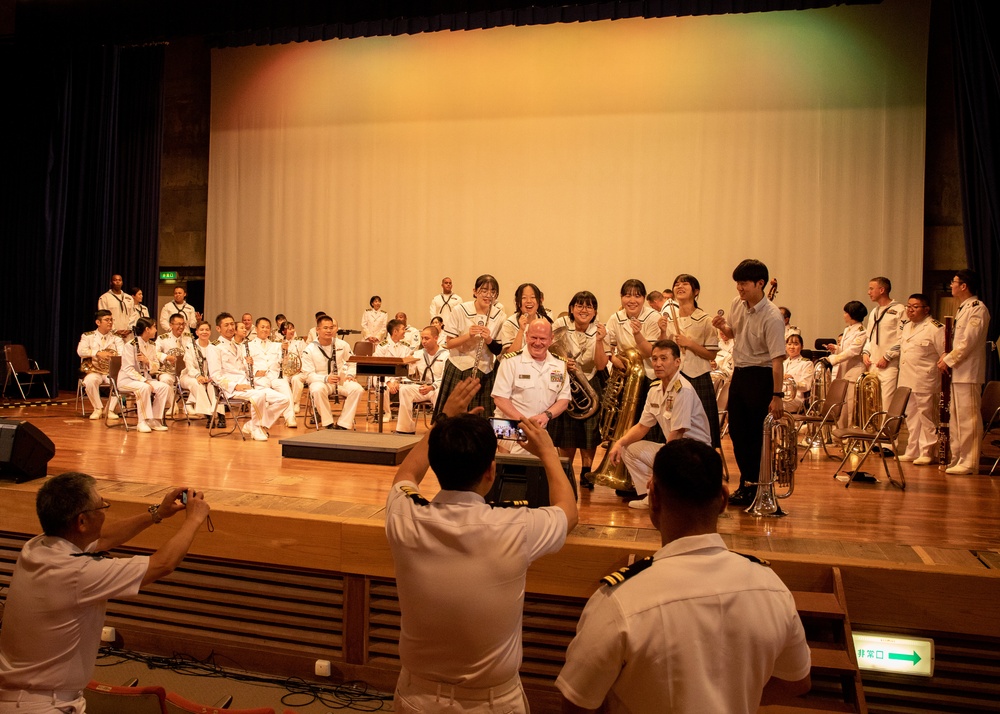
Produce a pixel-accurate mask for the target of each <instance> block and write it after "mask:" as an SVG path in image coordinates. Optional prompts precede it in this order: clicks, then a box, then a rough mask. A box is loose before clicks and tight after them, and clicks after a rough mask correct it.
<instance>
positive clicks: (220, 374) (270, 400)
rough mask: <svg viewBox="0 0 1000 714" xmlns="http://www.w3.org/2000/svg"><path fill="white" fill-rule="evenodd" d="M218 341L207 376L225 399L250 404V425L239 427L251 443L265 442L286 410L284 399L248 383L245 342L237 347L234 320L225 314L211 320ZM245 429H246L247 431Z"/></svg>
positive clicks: (286, 404) (272, 391)
mask: <svg viewBox="0 0 1000 714" xmlns="http://www.w3.org/2000/svg"><path fill="white" fill-rule="evenodd" d="M215 328H216V329H217V330H218V331H219V341H218V343H217V344H216V345H215V349H213V350H209V352H208V374H209V376H210V377H211V378H212V381H213V382H215V384H216V386H218V388H219V389H220V390H221V391H222V393H223V394H225V395H226V397H227V398H232V397H239V398H240V399H247V400H249V402H250V423H249V424H247V425H246V426H244V427H243V432H244V433H247V432H249V435H250V437H251V438H253V440H254V441H267V432H266V431H264V430H265V429H270V428H271V427H272V426H273V425H274V422H276V421H278V419H279V418H280V417H281V415H282V414H283V413H284V412H285V410H286V409H288V397H286V396H285V395H284V394H282V393H281V392H277V391H275V390H274V389H270V388H269V387H258V386H256V384H255V383H254V382H253V381H252V377H253V372H252V371H251V370H252V369H253V368H252V366H251V365H250V363H249V361H248V360H247V350H246V347H245V344H246V343H245V342H244V344H243V345H238V344H236V342H234V341H233V337H234V336H235V335H236V319H235V318H234V317H233V316H232V315H231V314H229V313H228V312H221V313H219V314H218V315H217V316H216V318H215ZM248 427H249V428H248Z"/></svg>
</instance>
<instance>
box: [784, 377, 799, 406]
mask: <svg viewBox="0 0 1000 714" xmlns="http://www.w3.org/2000/svg"><path fill="white" fill-rule="evenodd" d="M781 392H782V397H781V398H782V399H783V400H785V401H786V402H790V401H791V400H793V399H795V395H796V394H798V393H799V387H798V385H797V384H796V383H795V377H793V376H791V375H786V376H785V379H784V381H783V382H782V383H781Z"/></svg>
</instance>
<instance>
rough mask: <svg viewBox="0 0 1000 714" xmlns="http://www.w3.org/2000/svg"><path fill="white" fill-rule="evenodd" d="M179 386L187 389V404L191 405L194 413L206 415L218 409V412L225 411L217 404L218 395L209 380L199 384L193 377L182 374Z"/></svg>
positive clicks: (222, 412)
mask: <svg viewBox="0 0 1000 714" xmlns="http://www.w3.org/2000/svg"><path fill="white" fill-rule="evenodd" d="M181 386H182V387H183V388H184V389H186V390H188V405H189V406H191V407H193V409H192V411H193V412H194V413H195V414H204V415H205V416H208V415H210V414H211V413H212V412H214V411H218V412H219V413H220V414H225V413H226V409H225V407H224V406H222V405H219V404H217V401H218V397H217V395H216V392H215V386H214V385H213V384H212V383H211V382H209V383H208V384H201V383H199V382H198V380H197V379H196V378H195V377H191V376H189V375H187V374H182V375H181Z"/></svg>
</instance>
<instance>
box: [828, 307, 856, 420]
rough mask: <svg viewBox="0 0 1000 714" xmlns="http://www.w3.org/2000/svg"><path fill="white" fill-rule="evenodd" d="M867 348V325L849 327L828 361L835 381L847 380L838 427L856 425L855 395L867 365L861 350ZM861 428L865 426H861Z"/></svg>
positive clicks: (845, 329)
mask: <svg viewBox="0 0 1000 714" xmlns="http://www.w3.org/2000/svg"><path fill="white" fill-rule="evenodd" d="M864 346H865V325H864V323H862V322H859V323H857V324H854V325H848V326H847V327H845V328H844V331H843V332H842V333H841V335H840V346H839V347H838V348H837V351H836V352H834V353H833V354H831V355H830V356H829V357H828V358H827V359H828V360H829V361H830V364H831V365H832V366H833V372H832V374H831V375H830V376H831V377H832V378H833V379H846V380H847V403H846V404H845V405H844V408H843V409H841V410H840V419H838V420H837V426H839V427H841V428H846V427H847V426H848V425H850V424H853V423H854V393H855V391H856V385H857V381H858V377H860V376H861V375H862V374H863V373H864V371H865V363H864V360H862V358H861V350H862V349H864ZM860 426H864V424H861V425H860Z"/></svg>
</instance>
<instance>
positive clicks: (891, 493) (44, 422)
mask: <svg viewBox="0 0 1000 714" xmlns="http://www.w3.org/2000/svg"><path fill="white" fill-rule="evenodd" d="M61 401H64V402H68V404H65V405H58V406H18V404H17V403H15V402H5V403H4V405H3V406H4V407H5V408H4V409H2V410H0V417H2V418H5V419H16V420H28V421H30V422H32V423H33V424H35V425H36V426H37V427H38V428H40V429H41V430H42V431H43V432H44V433H45V434H46V435H47V436H48V437H49V438H50V439H52V441H53V442H54V443H55V446H56V453H55V457H54V458H53V459H52V461H51V462H50V463H49V468H48V472H49V474H50V475H54V474H57V473H62V472H63V471H69V470H77V471H83V472H85V473H89V474H92V475H94V476H95V477H96V478H98V479H100V480H101V482H102V483H101V488H102V490H103V491H104V493H105V496H106V497H108V498H109V500H111V501H112V503H113V501H114V494H115V493H121V494H123V495H124V494H128V495H129V496H132V497H138V496H141V497H147V496H148V497H149V498H150V501H152V500H153V499H152V495H153V494H155V493H156V492H158V491H160V490H162V489H163V488H166V487H168V486H171V485H184V486H189V487H193V488H195V489H197V490H199V491H205V492H206V497H207V498H208V500H209V501H210V502H212V503H213V504H216V505H225V506H227V508H230V509H239V508H247V509H253V510H256V511H260V510H267V511H272V512H275V513H278V512H292V513H310V514H314V515H330V516H349V517H354V518H371V519H377V520H381V518H382V509H383V504H384V501H385V497H386V493H387V490H388V487H389V484H390V481H391V477H392V474H393V473H394V470H395V467H391V466H371V465H362V464H345V463H333V462H323V461H306V460H301V459H289V458H282V456H281V446H280V445H279V444H278V441H279V439H281V438H285V437H288V436H295V435H299V434H303V433H305V428H304V424H303V421H304V420H303V419H302V418H301V417H300V418H299V428H298V429H288V428H286V427H285V426H275V427H274V428H273V429H272V430H271V439H270V440H269V441H268V442H253V441H249V440H248V441H246V442H243V441H242V440H241V439H240V438H239V436H238V435H236V434H233V435H230V436H226V437H218V438H213V439H210V438H209V437H208V433H207V430H206V429H205V428H204V422H203V421H198V422H193V423H192V424H191V426H188V425H187V424H186V423H185V422H183V421H179V422H172V423H171V428H170V431H168V432H163V433H153V434H139V433H137V432H135V431H132V432H129V433H128V434H126V433H125V431H124V429H123V428H121V427H117V428H112V429H109V428H106V427H105V425H104V423H103V422H92V421H90V420H88V419H86V418H83V417H81V416H80V412H79V411H78V410H77V411H74V408H73V395H72V394H67V393H63V394H62V395H61ZM357 423H358V427H359V428H364V423H363V419H362V418H360V417H359V419H358V422H357ZM368 426H369V428H370V429H372V430H374V429H375V425H374V424H369V425H368ZM392 426H393V425H391V424H390V425H387V428H389V429H391V428H392ZM420 428H421V429H422V428H423V425H422V424H421V425H420ZM725 451H726V455H727V459H728V463H729V469H730V472H731V473H733V474H734V480H735V475H736V466H735V462H734V461H733V458H732V450H731V444H729V442H728V440H727V441H726V443H725ZM995 452H996V448H995V447H987V454H993V458H995ZM599 454H600V452H599ZM984 463H985V458H984ZM990 463H992V458H990ZM836 465H837V462H836V461H832V460H829V459H828V458H826V457H825V456H824V455H823V454H822V452H820V453H819V454H816V453H815V452H814V453H811V454H810V455H809V456H808V457H807V458H806V460H805V462H804V463H802V464H801V466H800V467H799V470H798V471H797V473H796V478H795V490H794V493H793V495H792V496H791V497H790V498H788V499H786V500H784V501H782V502H781V503H782V506H783V508H785V509H786V510H787V511H788V514H789V515H787V516H786V517H784V518H779V519H756V518H753V517H750V516H748V515H746V514H744V513H743V512H742V511H741V510H739V509H735V508H729V509H728V510H727V511H726V513H725V514H723V515H722V516H721V517H720V520H719V531H720V533H722V534H723V537H724V538H725V539H726V541H727V543H728V544H729V546H730V547H731V548H733V549H734V550H749V551H755V552H764V553H766V552H775V553H779V552H780V553H792V554H799V555H802V556H811V555H816V556H826V557H831V556H832V557H834V558H841V557H843V558H856V559H862V560H872V561H883V562H891V563H923V564H926V565H936V564H940V565H947V566H950V567H959V568H969V569H976V570H982V569H995V568H1000V477H996V478H990V477H989V476H986V475H981V476H947V477H946V476H945V475H944V474H943V473H942V472H940V471H938V469H937V467H936V466H923V467H916V466H913V465H912V464H904V465H903V467H904V472H905V474H906V482H907V488H906V490H905V491H900V490H899V489H897V488H895V487H893V486H890V485H889V484H888V483H887V482H885V481H883V482H881V483H879V484H874V485H867V484H853V485H852V486H851V487H850V488H849V489H845V488H844V484H843V483H842V482H840V481H837V480H835V479H834V478H832V474H833V472H834V469H835V468H836ZM577 468H579V464H577ZM890 468H893V469H894V465H893V464H890ZM866 470H868V471H871V472H873V473H876V475H878V476H879V478H884V477H883V473H882V467H881V464H880V463H879V459H878V458H874V459H870V460H869V462H868V464H866ZM986 470H988V467H987V469H986ZM40 484H41V481H39V480H36V481H29V482H27V483H25V484H21V485H14V484H13V482H12V481H8V480H2V481H0V489H5V488H15V489H18V490H21V489H31V490H34V489H37V488H38V486H39V485H40ZM422 490H423V492H424V494H425V495H427V496H432V495H433V494H434V493H436V492H437V490H438V485H437V481H436V480H435V479H434V477H433V474H430V475H428V477H427V478H426V480H425V481H424V487H423V489H422ZM573 535H574V536H576V537H579V538H586V539H598V540H605V541H614V542H617V544H618V545H621V544H623V543H625V542H629V541H633V542H641V543H642V544H644V545H645V546H646V547H649V546H650V545H651V544H655V543H656V542H657V539H658V534H657V533H656V531H654V530H653V529H652V527H651V526H650V523H649V521H648V518H647V515H646V512H644V511H638V510H635V509H630V508H628V506H627V505H626V504H625V503H624V502H623V501H622V500H621V499H620V498H618V497H616V496H615V494H614V492H613V491H611V490H610V489H606V488H597V489H595V490H594V491H583V492H582V495H581V499H580V525H578V526H577V528H576V530H575V531H574V534H573Z"/></svg>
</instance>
